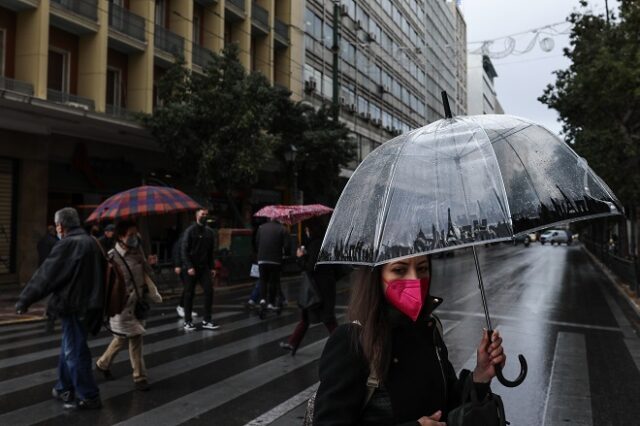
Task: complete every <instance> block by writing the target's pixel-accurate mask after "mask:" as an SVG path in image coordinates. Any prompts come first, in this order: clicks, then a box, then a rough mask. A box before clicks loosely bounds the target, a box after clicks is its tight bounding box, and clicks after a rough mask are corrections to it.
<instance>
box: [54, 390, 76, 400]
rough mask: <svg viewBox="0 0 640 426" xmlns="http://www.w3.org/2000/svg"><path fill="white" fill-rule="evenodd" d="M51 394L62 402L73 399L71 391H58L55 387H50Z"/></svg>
mask: <svg viewBox="0 0 640 426" xmlns="http://www.w3.org/2000/svg"><path fill="white" fill-rule="evenodd" d="M51 396H52V397H53V398H54V399H57V400H59V401H62V402H70V401H73V391H70V390H67V391H59V390H58V389H56V388H53V389H51Z"/></svg>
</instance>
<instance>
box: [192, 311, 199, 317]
mask: <svg viewBox="0 0 640 426" xmlns="http://www.w3.org/2000/svg"><path fill="white" fill-rule="evenodd" d="M191 316H192V317H198V316H199V315H198V313H197V312H196V311H191Z"/></svg>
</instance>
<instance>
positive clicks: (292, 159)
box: [284, 145, 298, 204]
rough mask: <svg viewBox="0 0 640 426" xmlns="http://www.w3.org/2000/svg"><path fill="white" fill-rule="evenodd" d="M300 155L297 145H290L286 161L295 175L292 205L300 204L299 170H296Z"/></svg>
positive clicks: (285, 155)
mask: <svg viewBox="0 0 640 426" xmlns="http://www.w3.org/2000/svg"><path fill="white" fill-rule="evenodd" d="M297 155H298V148H296V147H295V145H289V150H287V151H286V152H285V153H284V160H285V161H286V162H287V164H288V165H289V167H291V170H292V172H293V173H292V174H293V184H292V188H293V190H292V192H291V194H292V196H291V200H292V202H291V204H298V170H297V169H296V156H297Z"/></svg>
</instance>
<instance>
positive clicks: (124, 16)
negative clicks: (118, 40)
mask: <svg viewBox="0 0 640 426" xmlns="http://www.w3.org/2000/svg"><path fill="white" fill-rule="evenodd" d="M109 26H110V27H111V28H112V29H114V30H116V31H118V32H120V33H122V34H125V35H127V36H129V37H131V38H134V39H136V40H138V41H141V42H143V43H144V42H145V41H146V37H145V34H144V32H145V26H144V18H143V17H141V16H138V15H136V14H135V13H131V12H129V11H128V10H127V9H125V8H123V7H121V6H118V5H117V4H115V3H111V4H110V5H109Z"/></svg>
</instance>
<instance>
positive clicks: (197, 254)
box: [180, 209, 220, 331]
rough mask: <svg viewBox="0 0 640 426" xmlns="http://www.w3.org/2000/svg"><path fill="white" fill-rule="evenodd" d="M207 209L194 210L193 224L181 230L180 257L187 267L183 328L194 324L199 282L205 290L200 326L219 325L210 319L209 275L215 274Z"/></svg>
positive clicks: (210, 286) (213, 326)
mask: <svg viewBox="0 0 640 426" xmlns="http://www.w3.org/2000/svg"><path fill="white" fill-rule="evenodd" d="M208 217H209V212H208V211H207V209H199V210H198V211H196V223H194V224H193V225H191V226H189V227H188V228H187V229H186V230H185V231H184V236H183V238H182V242H181V252H180V253H181V260H182V264H183V267H184V269H186V272H187V273H186V275H184V277H185V282H184V329H185V330H186V331H192V330H195V329H196V326H195V325H194V324H193V322H192V319H191V317H192V312H193V298H194V296H195V286H196V283H197V282H199V283H200V285H201V286H202V290H203V292H204V317H203V321H202V328H204V329H207V330H217V329H218V328H220V326H219V325H218V324H216V323H214V322H213V320H212V319H211V307H212V305H213V283H212V278H213V277H215V275H216V270H215V268H214V265H215V264H214V261H213V250H214V248H215V233H214V232H213V230H212V229H211V228H209V227H208V226H207V218H208Z"/></svg>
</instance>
